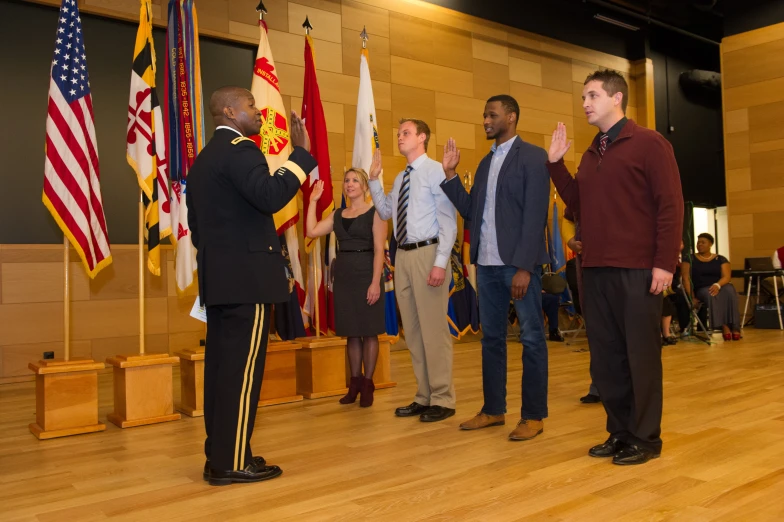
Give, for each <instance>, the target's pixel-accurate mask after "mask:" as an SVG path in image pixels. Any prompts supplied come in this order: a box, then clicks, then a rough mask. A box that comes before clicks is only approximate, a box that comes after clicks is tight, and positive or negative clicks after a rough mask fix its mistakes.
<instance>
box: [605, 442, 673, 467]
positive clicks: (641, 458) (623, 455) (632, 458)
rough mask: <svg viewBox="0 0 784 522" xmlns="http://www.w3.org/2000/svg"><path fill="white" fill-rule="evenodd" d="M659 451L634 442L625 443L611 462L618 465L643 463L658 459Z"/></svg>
mask: <svg viewBox="0 0 784 522" xmlns="http://www.w3.org/2000/svg"><path fill="white" fill-rule="evenodd" d="M659 455H661V453H654V452H652V451H650V450H647V449H645V448H641V447H640V446H636V445H634V444H627V445H626V446H624V447H623V448H621V451H619V452H618V453H617V454H616V455H615V456H614V457H613V460H612V463H613V464H618V465H619V466H634V465H635V464H645V463H646V462H648V461H649V460H651V459H658V458H659Z"/></svg>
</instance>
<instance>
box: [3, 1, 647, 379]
mask: <svg viewBox="0 0 784 522" xmlns="http://www.w3.org/2000/svg"><path fill="white" fill-rule="evenodd" d="M35 3H41V4H46V5H58V6H59V3H60V2H59V0H36V1H35ZM257 3H258V0H197V2H196V5H197V8H198V16H199V28H200V32H201V34H203V35H207V36H211V37H217V38H222V39H226V40H230V41H234V42H239V43H242V44H249V45H252V46H255V45H257V44H258V25H257V20H258V16H257V14H256V13H255V11H254V9H255V7H256V5H257ZM153 4H154V7H153V13H154V16H155V17H156V19H155V25H158V26H165V24H166V0H153ZM265 4H266V7H267V9H268V10H269V14H268V16H267V19H266V20H267V23H268V26H269V38H270V42H271V45H272V50H273V54H274V58H275V62H276V66H277V69H278V70H277V73H278V77H279V79H280V86H281V92H282V94H283V98H284V103H285V104H286V106H287V108H292V107H293V108H294V109H296V110H299V109H300V107H301V104H302V99H301V97H302V85H303V75H304V66H303V54H304V38H303V31H302V27H301V24H302V22H303V21H304V19H305V16H308V17H309V19H310V21H311V23H312V25H313V27H314V29H313V31H312V33H311V35H312V36H313V38H314V40H315V50H316V67H317V69H318V79H319V87H320V90H321V97H322V101H323V104H324V111H325V114H326V118H327V130H328V132H329V149H330V160H331V164H332V179H333V183H334V189H335V191H334V193H335V198H336V202H339V199H340V194H341V190H342V174H343V169H344V167H349V166H350V165H351V157H352V148H353V144H354V124H355V119H356V100H357V90H358V87H359V52H360V47H361V41H360V38H359V32H360V31H361V30H362V28H363V26H366V27H367V31H368V33H369V35H370V41H369V43H368V45H369V49H370V70H371V77H372V78H373V91H374V96H375V102H376V112H377V117H378V125H379V134H380V144H381V150H382V152H383V157H384V168H385V171H386V172H388V173H390V174H391V175H389V174H388V175H386V176H385V182H386V183H387V184H388V185H391V183H392V182H393V181H394V175H395V173H397V172H399V171H401V170H403V169H404V168H405V159H404V158H403V157H401V156H400V154H399V153H398V151H397V146H396V141H395V139H394V136H395V134H396V132H397V121H398V120H399V119H400V118H403V117H413V118H419V119H423V120H425V121H426V122H428V124H429V125H430V128H431V130H432V133H433V135H432V136H431V139H430V147H429V150H428V154H429V155H430V156H431V157H433V158H436V159H440V158H441V155H442V152H443V145H444V143H445V142H446V140H447V139H448V138H449V137H454V138H455V139H456V140H457V143H458V146H459V147H460V148H461V151H462V161H461V166H460V169H461V172H465V171H470V172H474V171H475V169H476V166H477V164H478V163H479V160H480V159H481V158H482V156H484V155H485V154H486V153H487V152H488V151H489V149H490V145H491V142H488V141H487V140H486V138H485V134H484V131H483V129H482V125H481V123H482V111H483V109H484V104H485V100H486V99H487V98H488V97H490V96H492V95H495V94H502V93H508V94H511V95H512V96H514V97H515V98H516V99H517V101H518V102H519V104H520V107H521V114H520V123H519V126H518V131H519V134H520V136H521V137H522V138H523V139H525V140H526V141H529V142H531V143H534V144H536V145H539V146H541V147H545V148H546V147H547V146H548V145H549V136H550V134H551V133H552V131H553V129H554V128H555V126H556V123H557V122H559V121H562V122H565V123H566V125H567V126H568V132H569V136H570V137H572V138H573V139H574V146H573V147H572V149H571V150H570V151H569V153H568V155H567V157H566V160H567V165H568V167H569V169H570V170H571V171H572V172H574V170H575V166H576V165H577V164H578V163H579V161H580V158H581V155H582V151H584V150H585V149H586V148H587V147H588V146H589V144H590V143H591V140H592V139H593V137H594V136H595V135H596V132H597V131H596V129H595V127H592V126H590V125H588V123H587V122H586V120H585V117H584V115H583V112H582V107H581V103H582V102H581V99H580V96H581V92H582V84H583V81H584V79H585V77H586V76H587V75H588V74H590V73H591V72H593V71H594V70H596V69H598V68H605V67H607V68H612V69H616V70H619V71H620V72H622V73H623V74H624V75H626V76H627V78H628V79H629V83H630V93H629V107H628V111H627V114H628V116H629V117H631V118H636V119H639V121H640V123H641V124H643V125H645V126H647V127H650V128H655V123H654V111H653V81H652V80H653V68H652V65H651V62H650V60H647V61H645V60H643V61H642V62H640V63H635V64H632V63H630V62H629V61H628V60H626V59H625V58H620V57H617V56H611V55H608V54H603V53H600V52H595V51H592V50H589V49H585V48H581V47H577V46H574V45H570V44H566V43H562V42H558V41H556V40H553V39H550V38H546V37H543V36H539V35H535V34H532V33H526V32H523V31H520V30H517V29H513V28H511V27H507V26H503V25H500V24H496V23H493V22H488V21H485V20H481V19H479V18H475V17H471V16H468V15H464V14H461V13H457V12H455V11H451V10H449V9H445V8H442V7H439V6H436V5H433V4H429V3H425V2H421V1H418V0H375V1H371V0H298V1H296V2H293V1H291V2H290V1H286V0H266V1H265ZM80 9H81V10H82V12H85V13H92V14H97V15H102V16H108V17H112V18H118V19H122V20H127V21H130V22H134V23H136V22H137V21H138V12H139V2H138V0H81V1H80ZM20 23H21V22H20ZM88 38H89V37H88ZM128 59H129V60H130V57H129V58H128ZM209 74H210V71H207V70H202V75H209ZM248 85H250V70H249V71H248ZM208 94H209V93H208ZM118 150H120V149H118ZM559 206H560V211H561V212H563V205H559ZM300 234H301V227H300ZM134 249H135V247H123V246H114V247H113V252H114V258H115V261H114V264H113V265H112V267H111V268H109V269H107V270H104V271H103V272H101V274H100V275H99V276H98V278H97V279H96V280H95V281H89V280H87V278H86V277H85V276H84V272H83V270H82V269H81V267H80V266H79V265H78V264H77V263H75V262H74V263H72V266H73V268H74V269H73V270H72V274H73V275H72V284H73V300H74V303H73V309H72V314H73V327H72V328H73V329H72V332H73V353H74V355H91V356H92V357H93V358H95V359H96V360H104V359H105V358H106V356H107V355H113V354H115V353H121V352H129V351H130V352H132V351H134V350H136V349H137V346H138V336H137V335H136V333H137V332H138V314H137V312H136V310H137V307H138V301H137V271H136V270H137V268H136V267H137V264H136V263H137V261H136V259H137V258H136V255H137V254H136V251H135V250H134ZM61 250H62V249H61V247H56V246H54V247H52V246H18V245H17V246H12V245H9V246H5V245H4V246H0V280H1V282H2V288H1V290H0V296H1V298H2V300H1V301H0V354H1V355H0V376H2V377H3V378H6V379H7V378H10V377H16V376H24V375H27V363H28V362H30V361H33V360H37V359H39V358H40V357H41V354H42V352H43V351H49V350H54V351H55V352H57V355H58V356H60V355H61V351H62V341H63V339H62V279H63V275H62V261H61V260H62V251H61ZM166 256H167V258H166V259H167V267H168V269H167V270H166V271H165V273H164V275H163V277H162V278H161V279H160V280H158V279H155V278H151V277H150V276H149V274H148V275H147V285H148V290H147V316H146V321H147V323H146V324H147V334H148V335H147V347H148V350H149V351H151V352H154V351H160V352H166V351H170V352H171V351H175V350H178V349H180V348H185V347H189V346H193V345H195V344H196V343H198V339H199V338H201V337H202V336H203V334H204V328H203V325H202V324H201V323H199V322H197V321H196V320H194V319H191V318H190V317H189V316H188V312H189V311H190V307H191V305H192V303H193V299H178V298H177V296H176V293H175V292H174V287H173V281H174V279H173V272H172V270H173V255H172V251H171V250H168V251H167V252H166ZM73 259H74V260H75V259H76V258H75V257H74V258H73Z"/></svg>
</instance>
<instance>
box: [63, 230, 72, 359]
mask: <svg viewBox="0 0 784 522" xmlns="http://www.w3.org/2000/svg"><path fill="white" fill-rule="evenodd" d="M69 248H70V245H69V243H68V236H66V235H65V234H63V267H64V268H63V275H64V283H63V340H64V341H65V344H64V348H65V350H64V351H65V360H66V361H69V360H70V359H71V292H70V286H71V285H70V279H69V277H68V266H69V265H70V260H69V252H68V250H69Z"/></svg>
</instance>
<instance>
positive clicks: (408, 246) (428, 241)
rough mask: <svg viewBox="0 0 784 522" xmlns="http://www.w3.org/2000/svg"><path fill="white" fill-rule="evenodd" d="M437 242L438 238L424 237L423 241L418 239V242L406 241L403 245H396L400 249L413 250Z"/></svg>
mask: <svg viewBox="0 0 784 522" xmlns="http://www.w3.org/2000/svg"><path fill="white" fill-rule="evenodd" d="M437 243H438V238H437V237H434V238H432V239H425V240H424V241H420V242H419V243H406V244H405V245H398V246H397V247H398V248H399V249H400V250H406V251H408V250H415V249H417V248H420V247H423V246H428V245H435V244H437Z"/></svg>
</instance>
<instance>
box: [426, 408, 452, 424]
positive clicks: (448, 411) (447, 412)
mask: <svg viewBox="0 0 784 522" xmlns="http://www.w3.org/2000/svg"><path fill="white" fill-rule="evenodd" d="M454 414H455V410H454V408H444V407H443V406H431V407H429V408H428V409H427V410H426V411H425V412H424V413H422V415H420V416H419V420H420V421H422V422H438V421H442V420H444V419H448V418H449V417H451V416H452V415H454Z"/></svg>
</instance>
